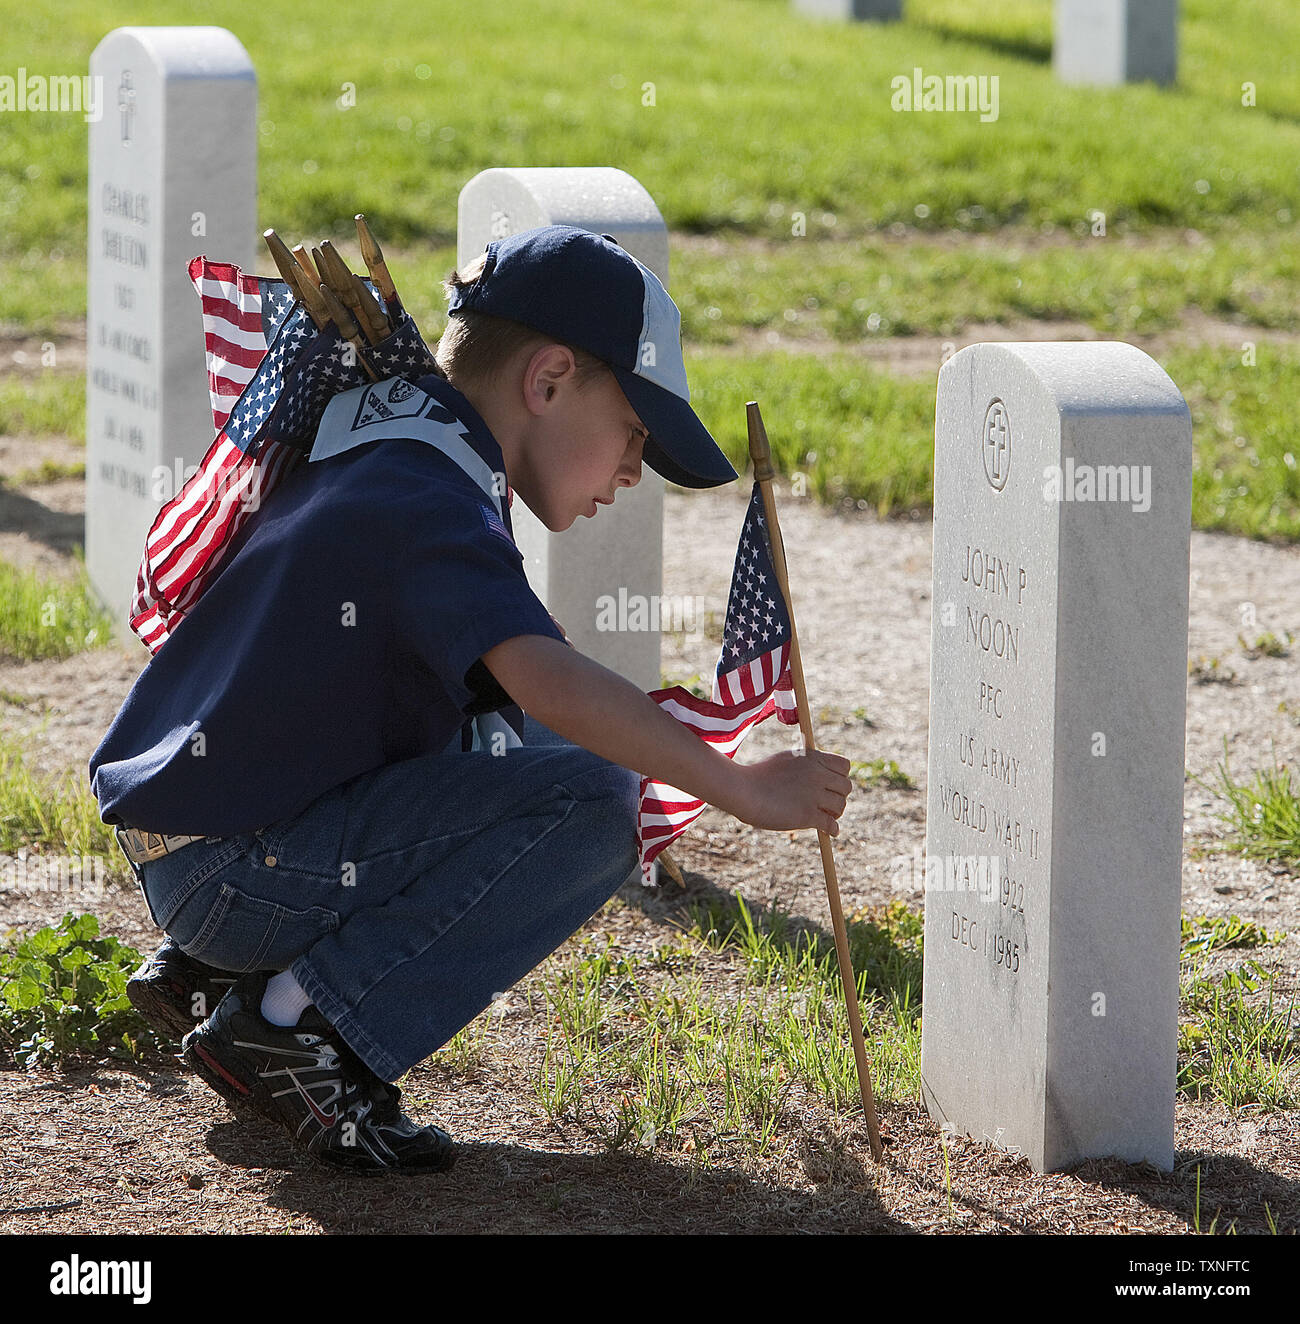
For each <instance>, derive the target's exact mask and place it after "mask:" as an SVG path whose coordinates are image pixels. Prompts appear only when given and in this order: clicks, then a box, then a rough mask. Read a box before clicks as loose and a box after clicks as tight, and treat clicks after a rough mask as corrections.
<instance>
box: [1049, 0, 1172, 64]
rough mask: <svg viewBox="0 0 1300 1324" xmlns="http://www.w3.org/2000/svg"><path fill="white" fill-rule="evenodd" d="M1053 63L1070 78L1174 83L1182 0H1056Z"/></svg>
mask: <svg viewBox="0 0 1300 1324" xmlns="http://www.w3.org/2000/svg"><path fill="white" fill-rule="evenodd" d="M1054 17H1055V23H1054V33H1053V39H1052V69H1053V71H1054V72H1055V74H1056V76H1057V77H1058V78H1059V79H1061V81H1062V82H1065V83H1095V84H1099V85H1106V84H1115V83H1139V82H1142V81H1143V80H1144V79H1150V80H1152V81H1154V82H1157V83H1172V82H1173V81H1174V78H1175V77H1176V75H1177V73H1178V0H1056V9H1055V15H1054Z"/></svg>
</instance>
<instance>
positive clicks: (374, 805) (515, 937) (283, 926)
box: [137, 718, 641, 1081]
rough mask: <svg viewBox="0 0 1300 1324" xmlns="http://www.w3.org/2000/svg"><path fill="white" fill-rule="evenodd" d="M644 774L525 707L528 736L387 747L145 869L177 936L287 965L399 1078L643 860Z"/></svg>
mask: <svg viewBox="0 0 1300 1324" xmlns="http://www.w3.org/2000/svg"><path fill="white" fill-rule="evenodd" d="M640 780H641V779H640V776H639V775H638V774H637V773H635V772H632V771H630V770H629V769H627V768H621V767H619V766H618V765H616V764H613V763H610V762H608V761H607V760H605V759H602V758H600V757H599V756H598V755H596V754H593V753H591V752H590V751H589V750H586V749H583V748H581V747H579V746H577V745H572V744H569V743H568V742H566V741H563V740H561V739H560V737H559V736H557V735H555V733H554V732H552V731H549V730H548V729H547V728H546V727H543V726H542V725H541V724H540V723H538V722H535V721H533V720H532V719H531V718H528V719H527V720H526V724H525V730H524V744H523V746H522V747H519V748H515V749H510V750H507V751H505V752H503V753H501V754H492V753H491V752H489V751H487V750H479V751H473V752H470V753H460V752H454V753H442V754H430V755H423V756H421V757H419V758H414V759H408V760H405V761H403V762H400V763H390V764H387V765H385V766H384V767H381V768H378V769H376V770H375V771H373V772H368V773H365V774H363V775H361V776H359V777H355V778H353V779H352V780H350V781H347V782H344V783H343V784H342V785H341V786H337V787H335V788H334V789H333V790H332V791H328V792H326V794H324V795H322V796H321V797H320V798H319V799H318V800H316V801H314V802H313V803H312V804H311V805H309V806H308V807H307V808H306V809H305V810H304V811H303V812H302V813H301V814H299V815H298V816H297V817H296V818H292V819H285V820H282V821H281V822H278V823H272V824H270V825H268V826H267V827H264V828H261V829H259V830H258V831H256V832H248V833H244V834H242V835H239V836H232V837H209V838H207V839H206V840H204V841H196V842H193V843H191V844H190V845H188V846H183V847H181V848H180V849H179V850H177V851H173V852H172V853H171V854H169V855H164V856H162V857H161V858H160V859H157V860H150V861H149V862H148V863H146V864H143V865H139V866H137V877H138V878H139V879H140V883H141V890H142V891H143V893H144V896H145V900H146V902H147V904H148V906H149V912H150V915H151V916H152V918H153V921H154V923H155V924H157V925H158V926H159V927H160V928H162V929H165V930H166V931H167V933H168V934H170V935H171V937H172V939H173V940H174V941H175V942H176V944H177V945H178V946H179V947H180V948H181V949H182V950H183V951H185V952H187V953H188V954H189V955H190V956H192V957H194V958H195V959H196V960H199V961H203V962H205V963H206V964H208V965H212V966H217V967H219V968H221V969H224V970H234V971H248V970H284V969H288V970H291V971H292V972H293V976H294V978H295V979H296V980H297V981H298V983H299V984H301V985H302V987H303V989H304V991H305V992H306V993H307V995H308V996H309V997H310V998H311V1000H312V1002H314V1003H315V1004H316V1006H317V1007H318V1008H319V1009H320V1011H321V1013H322V1015H324V1016H325V1018H326V1019H327V1020H328V1021H330V1022H331V1023H332V1024H333V1025H334V1026H335V1027H336V1028H337V1029H338V1031H339V1033H340V1034H341V1035H342V1036H343V1039H344V1040H345V1041H346V1042H347V1044H348V1046H349V1047H350V1048H352V1049H353V1050H354V1051H355V1052H356V1053H357V1054H358V1056H359V1057H360V1058H361V1059H362V1061H363V1062H365V1063H366V1065H367V1066H368V1067H370V1069H371V1070H372V1071H374V1072H375V1074H376V1075H378V1076H380V1077H382V1078H383V1079H384V1080H387V1081H394V1080H396V1079H397V1078H398V1077H399V1076H400V1075H401V1074H402V1073H403V1072H404V1071H406V1070H407V1069H408V1068H410V1067H412V1066H414V1065H415V1064H416V1063H417V1062H421V1061H423V1060H424V1059H425V1058H426V1057H428V1056H429V1054H430V1053H432V1052H434V1051H435V1050H436V1049H438V1048H440V1047H441V1046H442V1045H443V1044H445V1043H446V1042H447V1041H448V1040H449V1039H450V1038H451V1037H452V1036H453V1035H454V1034H455V1033H456V1032H457V1031H458V1030H459V1029H461V1028H462V1027H463V1026H465V1025H467V1024H468V1023H469V1022H470V1021H471V1020H473V1019H474V1017H475V1016H477V1015H478V1014H479V1012H481V1011H482V1010H483V1009H484V1008H485V1007H487V1005H488V1004H489V1003H490V1002H491V1001H492V999H493V998H494V996H495V995H497V994H498V993H502V992H504V991H505V990H506V989H508V988H510V986H511V985H512V984H514V983H516V982H517V981H518V980H519V979H521V978H522V977H523V976H524V975H525V974H527V973H528V971H530V970H532V969H533V967H534V966H536V965H538V964H539V963H540V962H541V961H543V960H544V959H545V958H546V957H547V956H548V955H549V954H550V953H551V952H553V951H554V950H555V949H556V948H557V947H558V946H560V944H561V943H562V942H564V940H565V939H566V938H568V937H569V936H570V935H572V934H573V933H574V932H575V931H576V930H577V929H578V928H580V927H581V926H582V924H583V923H584V922H585V921H586V920H588V919H589V918H590V917H591V916H592V915H594V914H595V913H596V911H598V910H599V909H600V907H601V906H602V905H603V904H604V903H605V902H606V901H607V900H608V899H609V898H610V897H611V896H613V894H614V893H615V892H616V891H617V890H618V889H619V887H620V886H622V884H623V883H624V882H627V881H628V880H629V878H630V877H631V876H632V875H633V874H634V873H635V874H637V876H639V870H638V868H637V847H636V819H637V798H638V792H639V789H640Z"/></svg>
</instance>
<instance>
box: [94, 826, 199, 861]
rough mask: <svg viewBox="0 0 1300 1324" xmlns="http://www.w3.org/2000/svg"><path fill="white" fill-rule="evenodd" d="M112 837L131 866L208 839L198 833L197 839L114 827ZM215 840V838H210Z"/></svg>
mask: <svg viewBox="0 0 1300 1324" xmlns="http://www.w3.org/2000/svg"><path fill="white" fill-rule="evenodd" d="M113 835H114V836H115V837H116V838H117V844H118V845H119V846H121V848H122V853H123V854H124V855H125V856H126V858H127V859H128V860H130V861H131V863H132V864H144V863H145V862H146V861H147V860H156V859H158V857H159V856H160V855H166V854H168V853H169V852H171V851H174V850H180V848H181V847H182V846H188V845H189V844H190V843H191V842H193V841H207V840H209V838H208V837H205V836H203V834H202V833H200V834H199V835H198V836H197V837H186V836H180V835H167V834H165V833H161V832H145V831H144V830H143V829H142V828H131V827H115V828H114V829H113ZM212 840H216V838H212Z"/></svg>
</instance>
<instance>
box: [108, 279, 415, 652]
mask: <svg viewBox="0 0 1300 1324" xmlns="http://www.w3.org/2000/svg"><path fill="white" fill-rule="evenodd" d="M189 274H190V279H191V280H192V281H193V282H194V287H195V289H196V290H197V291H198V295H199V298H200V300H201V301H202V305H203V338H204V349H205V353H206V357H207V365H208V392H209V394H210V396H211V398H212V418H213V423H214V425H215V426H216V429H217V435H216V439H215V440H214V441H213V443H212V445H211V446H210V447H209V449H208V452H207V454H206V455H205V456H204V457H203V463H202V464H201V465H199V467H198V470H197V471H196V472H195V473H194V474H193V475H192V476H191V477H190V478H189V480H188V481H187V482H186V483H185V484H184V486H183V487H182V488H181V490H180V491H179V492H178V493H177V494H176V495H175V496H174V497H173V498H172V499H171V500H170V501H168V502H167V503H166V504H165V505H164V506H163V507H162V509H161V510H160V511H159V512H158V514H157V516H156V517H155V519H154V522H153V525H152V526H151V527H150V530H149V534H148V537H147V538H146V539H145V550H144V556H143V557H142V559H141V562H140V568H139V571H138V573H137V575H136V587H135V594H134V595H133V598H132V602H131V629H132V630H133V631H135V633H136V635H137V636H138V637H139V638H140V639H141V640H142V641H143V642H144V643H145V644H146V645H147V646H148V648H149V651H150V653H156V652H157V651H158V649H159V648H161V647H162V645H163V644H164V643H166V641H167V639H168V638H169V637H170V635H171V632H172V631H173V630H174V629H175V628H176V627H177V625H179V624H180V622H181V621H182V620H184V618H185V613H186V612H187V611H189V610H190V609H191V608H192V607H193V606H194V604H195V603H196V602H197V601H198V599H199V598H200V596H201V595H202V593H203V591H204V589H205V587H206V586H207V584H208V583H209V582H210V581H211V580H212V578H213V576H214V575H215V574H216V572H217V570H218V569H219V568H220V566H221V563H222V560H223V558H224V556H225V553H226V550H227V549H228V548H229V546H230V544H231V543H232V542H233V540H234V539H235V537H236V535H237V534H238V533H239V530H240V529H241V528H242V527H243V526H244V524H245V523H246V522H247V520H248V519H249V518H250V517H251V516H252V515H253V514H254V513H255V512H256V511H257V510H258V509H259V508H260V506H261V503H262V502H263V501H265V500H266V499H267V498H268V497H269V496H270V495H271V493H272V492H273V491H274V490H275V488H276V487H277V486H278V484H279V483H280V482H281V480H282V479H283V478H284V477H285V475H286V474H287V473H289V472H290V471H292V470H293V469H294V468H296V466H297V465H298V463H299V462H300V461H301V460H302V458H303V456H304V454H305V453H306V452H307V451H308V450H310V447H311V443H312V441H313V439H314V438H315V435H316V429H317V427H318V426H319V424H320V420H321V416H322V414H324V412H325V407H326V405H327V404H328V403H329V401H330V399H331V398H332V397H333V396H335V395H337V394H338V393H339V392H340V391H346V390H349V389H350V388H351V387H354V386H360V385H361V384H362V383H363V382H365V381H367V380H369V379H368V377H367V376H366V374H365V372H364V371H363V370H362V367H361V365H360V364H359V363H358V362H357V354H356V351H355V350H354V349H353V347H352V345H351V344H349V343H348V342H347V341H345V340H344V339H343V338H342V337H341V336H340V335H339V332H338V330H337V329H336V328H335V327H334V326H332V325H331V326H326V327H325V328H324V329H322V330H317V329H316V327H315V326H314V325H313V323H312V321H311V318H310V317H309V316H308V313H307V310H306V309H305V308H303V306H302V305H301V304H298V303H295V301H294V297H293V294H292V293H291V292H290V290H289V287H288V285H287V284H286V283H285V282H284V281H283V280H281V279H279V278H277V277H271V276H245V275H244V273H243V272H242V271H240V269H239V268H238V267H237V266H234V265H233V264H231V263H229V262H212V261H209V260H208V259H207V258H206V257H196V258H194V259H193V260H192V261H191V262H190V265H189ZM367 286H368V288H370V289H371V291H372V293H374V294H375V297H376V299H379V298H380V296H379V294H378V291H377V290H375V288H374V286H373V284H371V283H369V282H367ZM365 353H366V358H367V359H368V360H369V361H370V363H371V365H372V366H373V367H374V369H375V370H376V371H377V372H378V373H379V374H380V375H381V376H383V377H391V376H401V377H408V378H417V377H421V376H424V375H425V374H427V373H430V372H434V371H436V365H435V363H434V358H433V355H432V353H431V352H430V350H429V347H428V346H427V345H426V344H425V343H424V339H423V337H422V336H421V335H420V331H419V328H418V327H417V326H416V325H415V322H414V321H413V320H412V319H411V317H410V315H409V314H407V313H406V312H404V311H403V312H402V313H401V315H400V317H399V318H398V319H397V326H396V328H395V329H394V331H393V332H392V334H391V335H389V336H388V337H387V338H386V339H384V340H382V341H380V342H379V343H378V344H376V345H370V346H367V348H366V351H365Z"/></svg>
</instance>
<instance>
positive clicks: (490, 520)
mask: <svg viewBox="0 0 1300 1324" xmlns="http://www.w3.org/2000/svg"><path fill="white" fill-rule="evenodd" d="M478 513H479V514H480V515H482V516H483V523H484V524H485V525H487V531H488V532H489V533H494V534H496V536H497V537H498V538H502V539H504V540H505V541H506V542H508V543H509V544H510V546H511V547H514V549H515V551H518V550H519V548H518V547H516V546H515V540H514V539H513V538H512V537H511V536H510V534H509V533H508V532H507V531H506V526H505V524H504V523H503V522H502V520H501V517H500V516H499V515H498V514H497V513H496V511H495V510H493V509H492V508H491V507H490V506H484V505H480V506H479V508H478Z"/></svg>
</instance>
